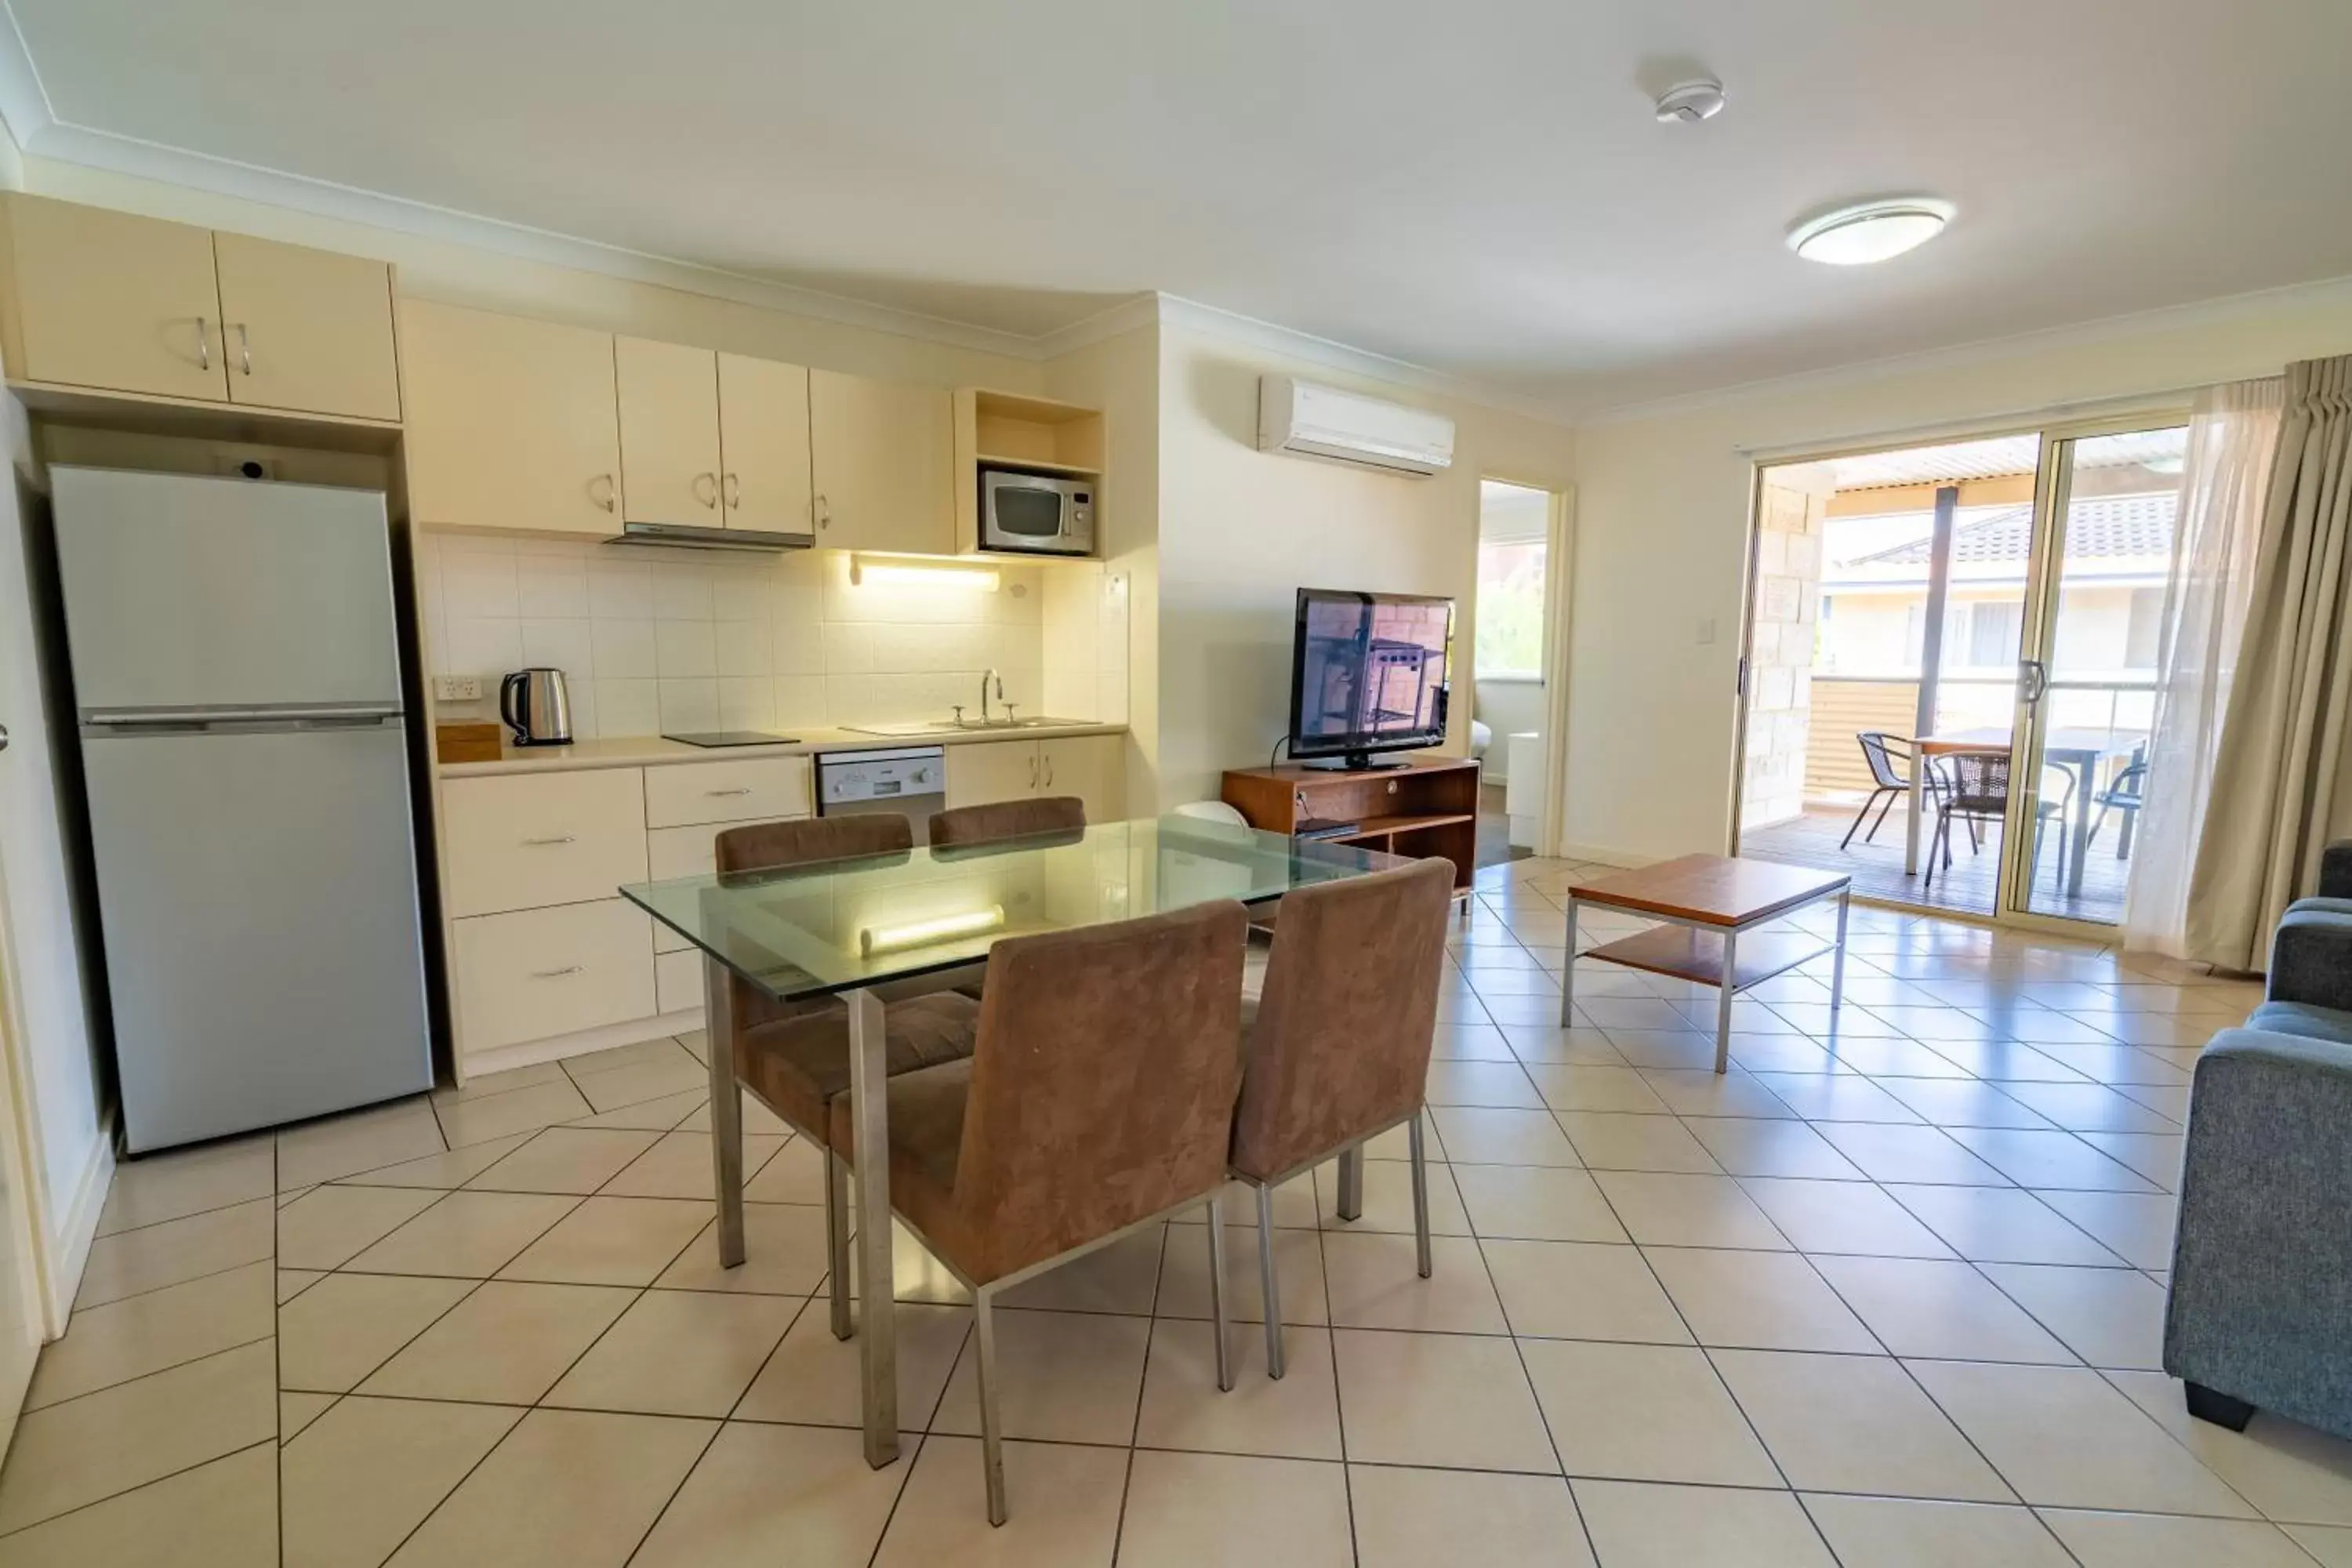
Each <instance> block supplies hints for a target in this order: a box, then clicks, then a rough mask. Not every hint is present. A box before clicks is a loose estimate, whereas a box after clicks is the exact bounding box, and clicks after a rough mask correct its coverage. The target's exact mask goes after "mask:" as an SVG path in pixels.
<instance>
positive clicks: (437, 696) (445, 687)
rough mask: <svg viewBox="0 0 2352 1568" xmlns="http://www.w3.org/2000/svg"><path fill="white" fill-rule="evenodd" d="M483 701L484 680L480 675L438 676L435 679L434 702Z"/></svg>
mask: <svg viewBox="0 0 2352 1568" xmlns="http://www.w3.org/2000/svg"><path fill="white" fill-rule="evenodd" d="M433 700H434V701H436V702H479V701H480V700H482V678H481V677H480V676H478V675H436V676H435V677H434V678H433Z"/></svg>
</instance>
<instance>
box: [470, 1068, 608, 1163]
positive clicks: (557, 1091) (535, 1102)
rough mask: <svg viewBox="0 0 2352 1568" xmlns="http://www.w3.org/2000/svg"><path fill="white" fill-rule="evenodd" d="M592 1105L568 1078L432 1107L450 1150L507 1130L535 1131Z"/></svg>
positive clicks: (575, 1115)
mask: <svg viewBox="0 0 2352 1568" xmlns="http://www.w3.org/2000/svg"><path fill="white" fill-rule="evenodd" d="M595 1109H596V1108H595V1107H593V1106H592V1105H590V1104H589V1103H588V1102H587V1101H586V1100H583V1099H582V1098H581V1097H580V1091H579V1090H578V1089H574V1088H572V1084H571V1082H570V1080H568V1079H567V1080H565V1081H563V1082H561V1083H541V1084H534V1085H532V1086H531V1087H530V1088H529V1089H515V1090H512V1091H511V1092H509V1093H507V1094H493V1095H489V1096H487V1097H485V1098H483V1099H481V1100H460V1101H458V1102H457V1103H456V1104H453V1105H443V1106H436V1108H435V1110H436V1114H438V1115H439V1117H440V1118H441V1131H442V1134H443V1136H445V1137H446V1138H447V1139H448V1140H449V1147H450V1148H452V1149H463V1148H466V1147H467V1146H469V1145H471V1144H475V1143H487V1142H489V1141H490V1140H491V1139H493V1138H504V1137H506V1136H507V1135H508V1134H509V1133H511V1132H530V1131H537V1130H538V1129H540V1128H541V1127H551V1126H553V1125H554V1124H555V1123H557V1122H559V1121H572V1120H573V1119H575V1118H578V1117H583V1116H588V1115H592V1114H593V1113H594V1111H595Z"/></svg>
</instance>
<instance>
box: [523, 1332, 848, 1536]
mask: <svg viewBox="0 0 2352 1568" xmlns="http://www.w3.org/2000/svg"><path fill="white" fill-rule="evenodd" d="M800 1310H801V1303H799V1302H797V1301H794V1300H792V1299H791V1298H790V1297H787V1296H750V1295H743V1296H729V1295H720V1294H718V1293H716V1292H712V1291H703V1290H648V1291H646V1293H645V1294H644V1295H642V1296H640V1297H638V1298H637V1300H636V1301H635V1303H634V1304H633V1305H631V1307H630V1308H629V1310H627V1311H625V1312H624V1313H622V1314H621V1318H620V1321H618V1322H615V1323H614V1325H613V1326H612V1327H611V1328H610V1329H608V1330H606V1331H605V1332H604V1338H603V1339H600V1340H598V1341H597V1342H596V1343H595V1345H594V1346H593V1348H591V1349H590V1350H589V1352H588V1353H587V1354H586V1355H584V1356H582V1357H581V1358H580V1361H579V1363H578V1364H577V1365H575V1366H574V1367H572V1370H571V1371H570V1372H568V1373H564V1374H563V1381H562V1382H561V1383H559V1384H556V1385H555V1388H554V1390H553V1391H552V1392H551V1393H550V1394H548V1395H547V1396H546V1403H548V1404H550V1405H577V1406H580V1407H583V1408H585V1409H593V1410H629V1411H635V1412H637V1413H639V1414H641V1415H715V1416H723V1415H727V1414H728V1412H730V1411H731V1410H732V1409H734V1408H735V1402H736V1401H737V1400H738V1399H740V1398H741V1397H742V1394H743V1391H744V1390H745V1389H746V1388H749V1387H750V1386H751V1379H752V1377H753V1376H754V1375H756V1374H757V1373H758V1372H759V1370H760V1368H761V1365H762V1364H764V1363H766V1361H767V1359H768V1353H769V1352H771V1351H772V1350H774V1349H775V1348H776V1342H778V1341H779V1340H782V1338H783V1337H784V1331H785V1330H786V1329H788V1328H790V1327H791V1326H792V1322H793V1316H794V1314H796V1313H797V1312H799V1311H800ZM878 1533H879V1532H878V1531H877V1534H878Z"/></svg>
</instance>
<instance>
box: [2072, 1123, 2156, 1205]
mask: <svg viewBox="0 0 2352 1568" xmlns="http://www.w3.org/2000/svg"><path fill="white" fill-rule="evenodd" d="M2075 1136H2076V1137H2078V1138H2080V1139H2082V1140H2083V1142H2085V1143H2088V1144H2089V1145H2091V1147H2093V1148H2094V1149H2096V1150H2098V1151H2099V1152H2102V1153H2104V1154H2105V1155H2106V1156H2107V1157H2108V1158H2109V1159H2111V1160H2114V1161H2116V1163H2119V1164H2123V1165H2127V1166H2129V1167H2130V1168H2131V1169H2132V1170H2134V1171H2136V1172H2137V1173H2139V1174H2140V1175H2141V1176H2142V1177H2144V1178H2145V1179H2146V1180H2147V1183H2148V1184H2149V1185H2151V1186H2154V1187H2157V1188H2158V1189H2160V1190H2161V1191H2164V1192H2168V1193H2170V1192H2178V1191H2179V1188H2180V1155H2181V1151H2182V1150H2183V1149H2184V1148H2185V1147H2186V1146H2187V1142H2188V1140H2187V1139H2186V1137H2185V1136H2184V1135H2183V1134H2181V1133H2178V1132H2079V1133H2076V1134H2075ZM2049 1185H2052V1186H2065V1185H2069V1184H2068V1183H2064V1182H2053V1183H2050V1184H2049ZM2075 1185H2081V1184H2075ZM2113 1185H2114V1186H2116V1187H2117V1188H2121V1187H2122V1184H2121V1183H2116V1184H2113ZM2125 1190H2129V1191H2138V1190H2140V1189H2138V1188H2129V1189H2125Z"/></svg>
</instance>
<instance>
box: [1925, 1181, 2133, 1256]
mask: <svg viewBox="0 0 2352 1568" xmlns="http://www.w3.org/2000/svg"><path fill="white" fill-rule="evenodd" d="M1885 1192H1886V1193H1887V1194H1889V1195H1890V1196H1892V1197H1893V1198H1894V1199H1895V1201H1896V1202H1897V1203H1900V1204H1901V1205H1903V1206H1904V1207H1905V1208H1906V1209H1908V1210H1910V1211H1911V1213H1912V1214H1914V1215H1917V1216H1918V1218H1919V1219H1920V1220H1921V1221H1923V1222H1924V1223H1925V1224H1926V1225H1927V1227H1928V1228H1929V1229H1930V1230H1933V1231H1934V1232H1935V1233H1936V1234H1937V1236H1939V1237H1942V1238H1943V1239H1944V1240H1945V1241H1947V1242H1948V1243H1949V1244H1950V1245H1951V1247H1952V1249H1953V1250H1954V1251H1956V1252H1958V1254H1959V1255H1960V1256H1961V1257H1963V1258H1968V1259H1969V1260H1971V1261H1972V1262H1978V1263H2075V1264H2084V1265H2087V1266H2093V1267H2096V1266H2099V1265H2112V1264H2115V1263H2117V1262H2120V1261H2121V1259H2119V1258H2116V1255H2115V1254H2114V1253H2112V1252H2110V1251H2108V1250H2107V1249H2106V1248H2105V1247H2102V1246H2100V1245H2099V1244H2098V1243H2097V1242H2096V1241H2094V1240H2093V1239H2091V1237H2088V1236H2086V1235H2085V1234H2084V1232H2083V1231H2082V1230H2081V1229H2079V1228H2077V1227H2076V1226H2074V1225H2072V1224H2070V1223H2069V1222H2068V1221H2067V1220H2066V1219H2065V1218H2064V1217H2063V1215H2059V1214H2058V1213H2056V1212H2055V1211H2054V1210H2053V1209H2052V1208H2051V1207H2050V1206H2049V1205H2047V1204H2045V1203H2044V1202H2042V1199H2041V1198H2040V1197H2039V1196H2037V1195H2036V1194H2032V1193H2029V1192H2025V1191H2023V1190H2022V1189H2021V1188H2016V1187H1913V1186H1899V1185H1890V1186H1888V1187H1886V1188H1885ZM2168 1201H2169V1200H2168Z"/></svg>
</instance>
